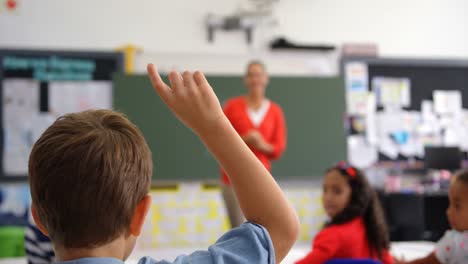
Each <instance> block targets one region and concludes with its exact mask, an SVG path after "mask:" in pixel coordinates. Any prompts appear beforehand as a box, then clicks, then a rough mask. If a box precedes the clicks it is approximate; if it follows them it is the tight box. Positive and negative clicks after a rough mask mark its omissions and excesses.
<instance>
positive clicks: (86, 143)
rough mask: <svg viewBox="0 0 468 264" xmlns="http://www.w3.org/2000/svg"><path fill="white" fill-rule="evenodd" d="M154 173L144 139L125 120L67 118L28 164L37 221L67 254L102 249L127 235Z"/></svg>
mask: <svg viewBox="0 0 468 264" xmlns="http://www.w3.org/2000/svg"><path fill="white" fill-rule="evenodd" d="M152 169H153V164H152V159H151V152H150V150H149V148H148V146H147V144H146V141H145V139H144V137H143V135H142V133H141V132H140V131H139V129H138V128H137V127H136V126H135V125H133V124H132V123H131V122H130V121H129V120H128V119H126V118H125V117H124V116H123V115H122V114H120V113H116V112H114V111H110V110H90V111H84V112H80V113H73V114H67V115H65V116H63V117H61V118H59V119H57V120H56V121H55V122H54V123H53V124H52V125H51V126H50V127H49V128H48V129H47V130H46V131H45V132H44V133H43V134H42V136H41V137H40V138H39V140H38V141H37V142H36V143H35V144H34V146H33V149H32V151H31V155H30V158H29V182H30V187H31V196H32V200H33V204H34V206H35V209H36V211H37V214H38V218H39V220H40V222H41V223H42V224H43V225H44V227H45V228H46V229H47V231H48V232H49V236H50V238H51V240H52V241H53V242H54V243H56V244H59V245H61V246H63V247H65V248H90V247H97V246H100V245H103V244H106V243H108V242H110V241H112V240H114V239H115V238H117V237H118V236H120V235H122V234H123V235H128V227H129V226H130V222H131V219H132V215H133V213H134V210H135V208H136V205H137V204H138V202H140V201H141V200H142V199H143V198H144V196H145V195H146V194H147V193H148V191H149V187H150V183H151V175H152Z"/></svg>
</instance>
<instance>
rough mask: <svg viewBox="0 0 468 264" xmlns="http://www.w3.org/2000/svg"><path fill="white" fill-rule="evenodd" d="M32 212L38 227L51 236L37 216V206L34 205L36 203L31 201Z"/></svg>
mask: <svg viewBox="0 0 468 264" xmlns="http://www.w3.org/2000/svg"><path fill="white" fill-rule="evenodd" d="M31 213H32V216H33V219H34V222H35V223H36V226H37V228H39V230H40V231H41V232H42V234H44V235H46V236H49V232H47V230H46V229H45V227H44V226H43V225H42V223H41V221H39V217H38V216H37V212H36V207H35V206H34V203H31Z"/></svg>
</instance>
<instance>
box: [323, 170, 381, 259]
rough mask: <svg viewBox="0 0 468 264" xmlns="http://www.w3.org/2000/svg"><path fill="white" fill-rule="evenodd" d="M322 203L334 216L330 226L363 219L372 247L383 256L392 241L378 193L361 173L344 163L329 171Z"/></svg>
mask: <svg viewBox="0 0 468 264" xmlns="http://www.w3.org/2000/svg"><path fill="white" fill-rule="evenodd" d="M322 203H323V207H324V209H325V212H326V213H327V215H328V216H329V217H330V221H329V222H328V224H327V226H329V225H334V224H342V223H345V222H348V221H350V220H353V219H354V218H356V217H362V218H363V220H364V224H365V225H366V234H367V239H368V241H369V244H370V247H371V248H372V249H374V250H375V252H377V254H378V256H379V257H380V256H381V253H382V250H383V249H388V247H389V238H388V232H387V227H386V224H385V220H384V215H383V212H382V208H381V205H380V202H379V200H378V197H377V194H376V193H375V191H374V190H373V189H372V187H371V186H370V184H369V182H368V181H367V178H366V177H365V175H364V174H363V173H362V171H361V170H359V169H357V168H355V167H353V166H351V165H349V164H347V163H346V162H340V163H338V164H337V165H335V166H333V167H331V168H329V169H328V170H327V171H326V173H325V178H324V180H323V193H322Z"/></svg>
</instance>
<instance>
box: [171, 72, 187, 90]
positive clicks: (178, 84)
mask: <svg viewBox="0 0 468 264" xmlns="http://www.w3.org/2000/svg"><path fill="white" fill-rule="evenodd" d="M169 81H170V82H171V87H172V90H173V91H174V93H176V94H180V93H183V90H184V81H183V79H182V76H180V73H179V72H177V71H171V72H170V73H169Z"/></svg>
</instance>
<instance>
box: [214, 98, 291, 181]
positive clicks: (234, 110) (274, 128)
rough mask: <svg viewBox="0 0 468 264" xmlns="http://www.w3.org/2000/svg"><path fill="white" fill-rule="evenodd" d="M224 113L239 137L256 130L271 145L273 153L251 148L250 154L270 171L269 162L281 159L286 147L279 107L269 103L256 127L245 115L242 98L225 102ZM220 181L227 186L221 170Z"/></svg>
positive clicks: (245, 107)
mask: <svg viewBox="0 0 468 264" xmlns="http://www.w3.org/2000/svg"><path fill="white" fill-rule="evenodd" d="M224 113H225V114H226V116H227V118H228V119H229V121H230V122H231V124H232V126H233V127H234V129H235V130H236V131H237V133H239V135H241V136H245V135H246V134H247V133H248V132H249V131H251V130H257V131H258V132H260V134H261V135H262V136H263V139H265V141H266V142H268V143H270V144H272V145H273V153H271V154H269V155H268V154H266V153H263V152H260V151H258V150H256V149H254V148H251V150H252V152H253V153H254V154H255V156H257V158H258V159H259V160H260V161H261V162H262V163H263V165H265V167H266V168H267V169H268V170H271V163H270V160H274V159H278V158H279V157H281V154H283V152H284V149H285V147H286V124H285V121H284V115H283V111H282V110H281V107H280V106H279V105H277V104H276V103H274V102H272V101H270V107H269V109H268V111H267V113H266V114H265V117H264V118H263V120H262V122H261V123H260V124H259V125H258V127H257V126H255V125H254V124H253V123H252V121H251V120H250V118H249V115H248V113H247V101H246V98H245V97H243V96H240V97H235V98H233V99H230V100H229V101H227V102H226V104H225V106H224ZM239 166H242V164H239ZM221 180H222V181H223V183H225V184H229V178H228V177H227V175H226V172H225V171H224V170H223V169H222V168H221Z"/></svg>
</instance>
